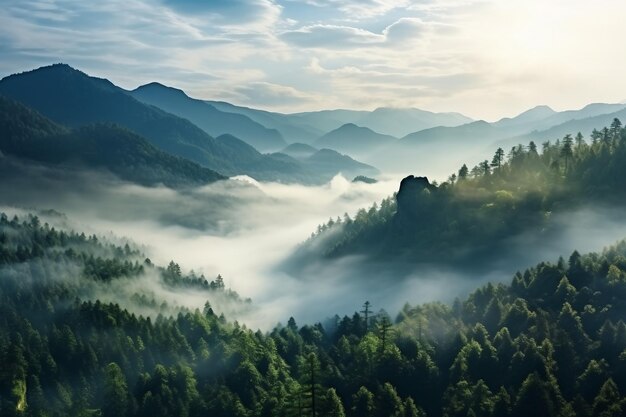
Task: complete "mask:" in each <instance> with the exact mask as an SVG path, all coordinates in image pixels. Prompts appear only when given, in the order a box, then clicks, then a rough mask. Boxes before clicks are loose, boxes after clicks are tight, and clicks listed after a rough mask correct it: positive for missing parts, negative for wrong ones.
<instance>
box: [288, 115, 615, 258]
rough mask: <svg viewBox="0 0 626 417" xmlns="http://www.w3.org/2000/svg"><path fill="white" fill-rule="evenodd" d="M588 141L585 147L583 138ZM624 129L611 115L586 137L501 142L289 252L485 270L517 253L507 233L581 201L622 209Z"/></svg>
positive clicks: (533, 226)
mask: <svg viewBox="0 0 626 417" xmlns="http://www.w3.org/2000/svg"><path fill="white" fill-rule="evenodd" d="M588 142H589V143H588ZM625 175H626V131H625V129H623V128H622V125H621V122H620V121H619V120H618V119H614V121H613V123H612V124H611V126H610V127H606V128H604V129H602V130H600V131H598V130H594V132H593V133H592V135H591V137H590V138H588V139H587V140H585V138H584V137H583V136H582V135H580V134H577V135H576V136H572V135H569V134H568V135H566V136H565V137H564V138H562V139H560V140H557V141H555V142H544V143H543V144H541V145H539V146H538V145H536V144H535V143H534V142H530V143H529V145H528V146H522V145H517V146H514V147H513V148H512V149H511V150H510V151H509V152H508V154H507V153H505V151H504V150H503V149H501V148H499V149H498V150H497V151H496V152H495V154H494V157H493V159H492V160H491V161H489V160H485V161H483V162H481V163H480V164H478V165H477V166H475V167H473V168H471V169H470V168H469V167H467V166H466V165H463V166H462V167H461V168H460V169H459V170H458V172H456V173H454V174H452V175H451V176H450V177H449V179H448V180H447V181H445V182H443V183H441V184H436V183H432V184H431V183H430V182H429V181H428V179H426V178H424V177H417V178H416V177H413V176H409V177H407V178H405V179H404V180H403V181H402V183H401V185H400V188H399V191H398V192H397V193H396V195H394V196H392V197H389V198H387V199H385V200H383V201H382V202H381V203H380V205H377V204H375V205H374V206H373V207H371V208H369V209H368V210H366V209H361V210H360V211H359V212H358V213H357V214H356V216H355V217H354V218H351V217H350V216H348V215H345V216H344V217H343V218H337V219H331V220H330V221H329V222H328V223H327V224H324V225H321V226H320V227H319V228H318V230H317V232H316V233H314V234H313V236H312V237H311V238H310V239H309V240H308V241H307V242H305V243H304V244H303V245H302V246H301V247H300V248H299V249H298V250H297V251H296V253H295V255H294V258H293V262H292V265H299V264H301V263H302V262H304V263H306V262H309V261H310V260H311V259H313V260H316V259H320V258H326V259H328V258H338V257H342V256H345V255H366V257H367V259H368V260H371V261H381V262H392V261H394V262H398V261H403V262H406V263H408V265H409V266H410V265H415V264H418V263H420V262H435V263H436V262H442V263H445V264H447V265H457V266H462V267H464V268H468V267H472V266H478V267H483V266H484V265H485V264H484V261H493V260H494V259H497V258H498V257H501V256H504V255H507V254H510V253H508V252H507V251H509V250H515V249H516V248H515V247H513V245H512V244H510V243H511V242H512V239H514V238H516V237H520V236H522V235H524V236H525V237H526V238H529V239H531V240H530V241H531V242H532V241H533V239H534V241H538V240H542V239H547V238H549V237H552V236H558V234H559V233H561V232H562V231H563V228H562V222H561V221H560V218H559V216H560V215H561V214H563V215H565V214H568V213H571V212H573V211H575V210H576V209H580V208H583V207H593V208H594V209H597V208H599V207H602V206H608V207H623V205H624V203H625V202H626V189H625V188H624V186H623V179H624V177H625Z"/></svg>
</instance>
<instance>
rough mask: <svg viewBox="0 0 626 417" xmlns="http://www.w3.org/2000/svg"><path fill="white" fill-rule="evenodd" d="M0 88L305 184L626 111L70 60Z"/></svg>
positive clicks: (601, 120)
mask: <svg viewBox="0 0 626 417" xmlns="http://www.w3.org/2000/svg"><path fill="white" fill-rule="evenodd" d="M0 94H2V95H5V96H7V97H10V98H12V99H14V100H17V101H19V102H21V103H22V104H24V105H25V106H27V107H29V108H32V109H33V110H35V111H37V112H39V113H41V115H42V116H44V117H46V118H48V119H50V120H51V121H53V122H55V123H58V124H60V125H62V126H66V127H68V128H70V129H75V128H78V127H81V126H84V125H89V124H94V123H113V124H116V125H118V126H119V127H123V128H125V129H128V130H130V131H132V132H134V133H135V134H137V135H138V136H140V137H142V138H144V139H145V140H146V141H147V142H148V143H150V144H151V145H153V146H154V147H156V148H157V149H159V150H161V151H164V152H167V153H168V154H171V155H174V156H178V157H182V158H185V159H187V160H190V161H192V162H195V163H197V164H199V165H200V166H203V167H205V168H208V169H210V170H212V171H215V172H219V173H220V174H221V175H225V176H234V175H240V174H245V175H249V176H251V177H254V178H256V179H258V180H262V181H281V182H302V183H321V182H324V181H328V180H329V179H330V178H332V176H334V175H336V174H337V173H340V172H343V173H346V172H349V175H353V174H354V175H374V174H373V173H377V172H378V171H377V169H376V168H374V167H377V168H380V169H382V171H383V172H390V173H393V172H395V173H404V174H405V173H407V172H416V171H417V172H429V175H431V176H435V177H438V178H439V177H445V176H447V175H448V174H450V173H452V172H453V171H454V170H456V169H458V166H459V165H460V164H461V163H463V162H466V163H470V164H477V163H478V162H480V161H482V160H484V159H489V158H490V157H491V155H490V152H492V151H493V148H494V146H499V147H503V148H504V149H505V151H507V150H508V149H509V148H510V147H511V146H515V145H517V144H518V143H527V142H528V141H530V140H534V141H536V142H538V143H539V142H544V141H547V140H556V139H559V138H560V137H562V136H563V135H565V134H566V133H571V132H578V131H580V132H581V133H582V134H583V135H586V136H588V135H589V134H590V133H591V131H592V129H593V128H594V127H596V126H599V125H600V126H601V125H608V124H610V121H611V120H612V119H613V118H626V104H604V103H596V104H590V105H587V106H585V107H583V108H581V109H579V110H567V111H561V112H558V111H555V110H553V109H552V108H550V107H548V106H545V105H542V106H537V107H534V108H532V109H530V110H527V111H525V112H522V113H521V114H519V115H517V116H515V117H511V118H503V119H501V120H498V121H496V122H493V123H488V122H485V121H483V120H478V121H474V120H472V119H470V118H468V117H466V116H463V115H461V114H459V113H433V112H428V111H424V110H420V109H399V108H378V109H376V110H374V111H356V110H343V109H338V110H323V111H313V112H304V113H294V114H282V113H276V112H269V111H265V110H258V109H253V108H247V107H241V106H236V105H233V104H230V103H226V102H220V101H204V100H199V99H195V98H191V97H189V96H188V95H187V94H186V93H185V92H183V91H182V90H179V89H176V88H173V87H168V86H165V85H162V84H159V83H156V82H153V83H149V84H146V85H143V86H140V87H138V88H136V89H134V90H132V91H128V90H125V89H122V88H120V87H118V86H116V85H114V84H113V83H111V82H110V81H108V80H106V79H101V78H95V77H91V76H88V75H87V74H84V73H83V72H81V71H79V70H76V69H74V68H71V67H69V66H68V65H64V64H55V65H51V66H47V67H42V68H39V69H36V70H32V71H28V72H24V73H21V74H15V75H11V76H8V77H5V78H4V79H2V80H1V81H0ZM296 143H297V144H300V145H297V146H296V147H291V146H290V145H291V144H296ZM304 145H306V146H310V147H311V148H309V149H305V148H304ZM298 146H299V149H298V148H297V147H298ZM320 150H324V152H318V151H320ZM281 151H282V152H281ZM332 151H334V153H333V152H332ZM263 152H272V153H263ZM353 158H356V159H358V161H357V160H355V159H353Z"/></svg>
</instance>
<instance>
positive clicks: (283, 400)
mask: <svg viewBox="0 0 626 417" xmlns="http://www.w3.org/2000/svg"><path fill="white" fill-rule="evenodd" d="M0 265H1V266H0V363H2V367H1V368H0V415H3V416H12V415H24V416H55V415H59V416H63V415H73V416H98V415H101V416H106V417H108V416H116V417H123V416H151V417H154V416H173V415H177V416H207V415H209V416H235V417H238V416H241V417H243V416H320V417H322V416H359V417H366V416H373V417H389V416H397V417H404V416H424V415H428V416H449V417H452V416H463V417H465V416H504V417H505V416H520V417H521V416H528V415H531V413H534V412H536V411H537V410H542V415H545V416H621V415H623V414H624V411H626V410H625V408H626V400H625V399H624V398H623V393H626V324H625V323H624V321H623V318H624V317H626V272H624V271H626V242H622V243H620V244H618V245H617V246H615V247H612V248H610V249H607V250H605V251H604V252H603V253H599V254H590V255H584V256H581V255H580V254H578V253H573V254H572V255H571V256H570V257H569V259H568V260H564V259H559V260H558V261H557V262H556V263H547V262H546V263H541V264H539V265H537V266H536V267H534V268H531V269H528V270H526V271H523V272H519V273H517V274H516V275H515V276H514V277H513V280H512V282H511V284H510V285H501V284H500V285H491V284H489V285H487V286H485V287H483V288H480V289H478V290H476V291H475V292H474V293H472V294H471V295H470V296H469V297H468V298H467V299H465V300H464V301H460V300H458V301H456V302H455V303H454V304H453V305H452V306H447V305H443V304H439V303H433V304H427V305H420V306H410V305H408V304H407V305H406V306H405V307H404V308H403V309H402V311H401V312H400V313H399V314H398V315H397V316H396V317H390V316H389V315H388V314H387V313H385V312H384V311H378V312H376V313H375V314H374V311H375V310H376V309H375V306H371V305H370V304H369V303H366V304H365V305H364V306H363V308H361V307H360V306H355V310H359V311H360V312H355V314H354V315H353V316H352V317H347V316H346V317H343V318H341V317H335V318H334V319H331V320H329V321H327V322H326V323H324V324H315V325H305V326H301V327H300V326H298V325H297V324H296V322H295V321H294V320H293V319H289V320H288V321H287V322H286V325H284V326H282V325H278V326H277V327H275V328H274V329H273V330H271V331H270V332H267V333H263V332H260V331H254V330H251V329H247V328H246V327H245V326H243V325H239V324H238V323H237V322H231V321H229V320H228V319H227V318H225V317H224V316H223V315H218V314H217V313H216V312H214V311H213V309H212V307H211V305H210V304H209V303H207V304H206V305H205V307H204V309H203V310H202V311H200V310H193V311H191V310H186V309H184V308H180V309H179V310H178V313H174V314H172V313H169V314H162V313H160V311H159V308H158V302H157V303H153V307H154V309H153V310H152V312H151V313H147V314H137V312H136V311H137V309H138V308H139V307H138V306H136V307H133V308H123V307H121V306H120V305H119V304H117V303H107V302H102V301H99V300H98V299H97V293H93V292H91V293H90V292H89V291H86V290H85V289H86V288H90V284H91V283H93V282H98V283H102V284H105V285H106V284H110V285H113V284H114V283H115V282H116V281H118V280H133V279H139V278H140V277H141V276H142V275H145V274H147V273H150V272H151V271H156V272H158V274H159V275H160V277H161V281H162V283H163V285H167V286H170V287H173V288H175V287H178V286H187V287H188V286H191V287H194V288H197V289H199V290H202V291H206V294H207V299H208V298H210V296H211V294H213V293H214V292H227V291H228V290H226V289H225V288H224V286H223V281H222V280H221V279H220V278H219V277H218V278H217V279H215V280H214V281H212V282H207V280H205V279H204V278H203V277H197V276H195V275H190V274H186V273H184V272H182V271H181V267H180V266H178V265H177V264H176V263H174V262H172V263H170V264H169V265H168V266H167V267H166V268H160V267H157V266H154V265H153V264H152V262H150V260H147V259H143V256H142V255H141V253H140V252H139V251H138V250H137V249H134V248H132V247H131V246H129V245H126V246H124V247H119V246H115V245H113V244H111V243H106V242H104V241H102V240H99V239H98V238H97V237H95V236H85V235H84V234H78V233H74V232H64V231H59V230H55V229H54V228H52V227H50V226H48V225H47V224H44V225H41V224H40V221H39V219H38V218H37V217H34V216H30V217H28V218H22V219H18V218H13V219H9V218H7V216H5V215H2V216H0ZM230 296H232V297H238V296H237V295H236V294H234V293H232V292H231V293H230ZM140 301H141V300H139V299H138V300H137V304H138V305H139V304H142V303H141V302H140ZM149 304H150V303H149V302H148V303H146V302H145V300H144V302H143V307H145V305H149ZM161 311H163V310H161Z"/></svg>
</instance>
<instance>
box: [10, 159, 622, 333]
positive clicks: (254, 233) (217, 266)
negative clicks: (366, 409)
mask: <svg viewBox="0 0 626 417" xmlns="http://www.w3.org/2000/svg"><path fill="white" fill-rule="evenodd" d="M11 168H12V169H11V173H12V174H11V175H6V176H4V179H3V181H1V182H0V205H2V207H0V210H1V211H4V212H7V213H9V214H11V213H25V212H33V211H35V212H37V213H39V215H40V217H41V219H42V222H43V221H45V222H48V223H49V224H51V225H53V226H55V227H60V228H64V229H74V230H76V231H83V232H85V233H86V234H93V233H95V234H98V235H100V236H105V237H106V238H107V239H109V240H111V241H113V242H117V243H124V242H126V240H127V239H128V240H131V241H132V242H134V243H135V244H136V245H137V246H139V247H140V248H141V249H142V251H143V252H144V253H145V254H146V256H148V257H150V258H151V260H152V261H153V262H154V263H155V264H158V265H161V266H165V265H167V264H168V263H169V262H170V260H174V261H175V262H177V263H179V264H180V265H181V267H182V268H183V270H184V271H190V270H194V271H195V272H196V273H198V274H200V273H203V274H204V275H205V276H206V277H207V279H209V280H211V279H213V278H214V277H215V276H216V275H217V274H221V275H222V276H223V277H224V280H225V284H226V287H230V288H232V289H233V290H235V291H237V292H238V293H239V294H240V295H241V296H242V297H244V298H246V297H250V298H252V302H253V304H252V308H247V307H246V308H241V306H233V305H225V304H220V303H219V301H218V302H217V304H216V303H215V302H213V301H212V304H213V306H214V309H215V310H217V312H218V313H220V312H224V313H225V314H226V315H227V317H228V318H229V319H233V320H234V319H236V320H239V321H240V322H243V323H245V324H247V325H248V326H249V327H252V328H261V329H265V330H267V329H269V328H271V327H272V326H274V325H275V324H277V323H278V322H282V323H286V321H287V320H288V319H289V317H290V316H293V317H294V318H295V319H296V321H297V322H298V323H299V324H303V323H311V322H315V321H322V320H324V319H326V318H328V317H331V316H333V315H334V314H339V315H343V314H352V313H353V312H354V311H358V310H360V308H361V305H362V304H363V302H364V301H365V300H369V301H370V302H371V303H372V305H373V307H374V309H375V310H378V309H379V308H384V309H386V310H387V311H388V312H390V313H391V315H392V316H394V315H395V313H396V312H397V311H398V310H399V309H400V308H401V307H402V305H403V304H405V303H406V302H409V303H411V304H416V303H420V302H425V301H435V300H440V301H444V302H450V301H452V300H453V299H454V298H455V297H457V296H459V297H460V296H464V295H465V294H467V293H468V292H469V291H471V290H473V289H475V288H477V287H478V286H480V285H481V284H483V283H485V282H487V281H498V282H509V281H510V280H511V278H512V276H513V274H514V273H515V272H516V271H517V270H518V269H524V268H526V267H530V266H533V265H534V264H535V263H537V262H539V261H543V260H551V261H556V260H557V258H558V256H560V255H563V256H564V257H567V256H569V255H570V253H571V252H572V251H573V250H574V249H578V250H579V251H580V252H581V253H584V252H587V251H595V250H601V249H602V248H603V247H604V246H606V245H608V244H611V243H613V242H615V241H617V240H619V239H622V238H624V237H625V236H626V222H624V220H625V219H624V217H625V215H624V214H622V213H620V212H618V211H611V210H608V209H601V208H597V207H596V208H587V209H584V210H578V211H576V212H574V213H568V214H563V215H561V216H559V217H556V218H555V223H556V224H558V225H560V227H559V230H560V232H559V233H553V234H551V235H549V236H543V235H542V236H535V235H530V234H529V235H523V236H517V237H515V238H512V239H511V240H510V242H509V245H510V248H511V250H510V251H509V252H510V253H511V254H513V255H512V256H510V257H506V258H504V259H500V260H499V261H498V262H496V263H494V264H493V265H487V266H486V268H483V270H484V271H487V272H480V273H478V272H473V273H468V272H466V271H459V270H451V269H450V268H447V267H444V266H441V265H415V266H412V267H411V268H410V269H409V270H408V272H407V269H406V268H402V271H403V272H402V273H401V274H400V273H399V272H398V270H397V269H395V266H393V265H388V264H387V265H376V264H372V263H371V262H368V260H367V259H363V258H362V257H358V256H354V257H346V258H342V259H339V260H334V261H323V262H318V263H313V264H311V265H308V266H307V268H305V269H302V270H301V271H300V272H299V273H298V274H297V275H289V274H287V273H286V272H284V271H281V270H280V268H278V266H279V265H280V264H281V263H282V262H283V261H284V260H285V258H287V257H288V256H289V255H290V254H291V253H292V252H293V250H294V249H295V248H296V247H297V245H298V244H299V243H301V242H303V241H304V240H305V239H306V238H307V237H309V236H310V234H311V232H313V231H314V230H315V229H316V228H317V225H318V224H320V223H324V222H326V221H328V219H329V218H330V217H333V218H336V217H337V216H342V215H343V214H344V213H346V212H347V213H349V214H350V215H354V213H355V212H356V211H357V210H358V209H359V208H367V207H369V206H371V205H372V204H373V203H374V202H380V200H381V199H383V198H385V197H388V196H389V195H392V194H393V192H394V191H397V187H398V184H399V180H400V177H389V178H383V179H382V180H381V181H379V182H378V183H376V184H364V183H352V182H350V181H348V180H347V179H345V178H344V177H342V176H341V175H338V176H336V177H335V178H334V179H333V180H332V181H331V182H330V183H328V184H325V185H323V186H303V185H285V184H279V183H258V182H256V181H254V180H252V179H250V178H247V177H238V178H234V179H231V180H227V181H219V182H217V183H213V184H209V185H206V186H203V187H198V188H195V189H188V190H184V191H176V190H172V189H169V188H166V187H152V188H149V187H141V186H137V185H133V184H128V183H124V182H120V181H119V180H117V179H115V178H114V177H112V176H106V175H102V174H97V173H84V172H73V173H69V174H68V173H67V172H64V171H54V170H50V169H49V168H43V167H39V168H33V167H28V168H25V167H23V166H19V164H17V165H13V166H12V167H11ZM7 173H8V171H4V174H7ZM416 174H423V173H416ZM426 174H428V173H426ZM36 209H37V210H36ZM44 209H52V210H55V211H56V212H58V213H63V214H64V215H62V216H61V215H58V214H56V213H55V212H44V211H42V210H44ZM137 289H142V290H143V291H144V292H146V291H147V292H148V293H151V294H153V295H154V297H155V299H157V301H158V300H166V301H167V302H168V304H172V305H180V306H186V307H189V308H200V309H201V308H202V307H203V305H204V302H205V301H206V297H205V296H204V294H202V293H196V292H193V291H177V292H173V291H171V290H167V289H164V288H163V287H162V286H160V285H158V280H157V279H156V278H155V277H153V276H146V277H143V278H142V280H140V281H136V282H134V283H130V282H127V283H122V284H120V285H118V286H114V287H109V288H107V289H104V288H101V289H100V290H99V294H100V297H101V298H102V299H104V300H107V301H116V302H120V303H121V304H126V303H128V306H131V304H132V303H131V302H130V301H129V300H130V299H129V298H128V295H129V294H131V293H133V292H134V291H136V290H137ZM125 300H126V301H125ZM139 312H140V313H143V311H139Z"/></svg>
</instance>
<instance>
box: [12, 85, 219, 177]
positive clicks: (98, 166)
mask: <svg viewBox="0 0 626 417" xmlns="http://www.w3.org/2000/svg"><path fill="white" fill-rule="evenodd" d="M0 152H2V153H3V154H4V155H5V156H10V157H16V158H20V159H22V160H23V161H25V162H35V163H36V164H45V165H48V166H55V167H62V168H64V169H70V170H74V171H73V172H74V173H75V175H78V174H79V172H80V171H83V170H88V171H94V170H95V171H97V170H106V171H108V172H110V173H112V174H114V175H117V176H118V177H120V178H121V179H124V180H127V181H131V182H135V183H139V184H143V185H157V184H165V185H167V186H170V187H185V186H198V185H205V184H207V183H211V182H214V181H217V180H222V179H226V177H224V176H222V175H220V174H218V173H217V172H215V171H212V170H210V169H208V168H205V167H202V166H200V165H198V164H196V163H194V162H192V161H189V160H187V159H183V158H180V157H177V156H174V155H170V154H168V153H165V152H163V151H161V150H159V149H157V148H155V147H154V146H152V145H151V144H150V143H149V142H148V141H147V140H145V139H144V138H142V137H140V136H138V135H136V134H135V133H133V132H131V131H129V130H127V129H124V128H122V127H119V126H117V125H113V124H110V123H109V124H102V123H101V124H94V125H89V126H84V127H81V128H77V129H74V130H71V129H68V128H65V127H63V126H60V125H58V124H55V123H53V122H52V121H50V120H49V119H46V118H45V117H43V116H42V115H41V114H39V113H37V112H36V111H34V110H31V109H29V108H27V107H25V106H23V105H21V104H20V103H18V102H16V101H13V100H11V99H8V98H6V97H3V96H1V95H0ZM70 172H72V171H70Z"/></svg>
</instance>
